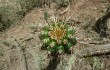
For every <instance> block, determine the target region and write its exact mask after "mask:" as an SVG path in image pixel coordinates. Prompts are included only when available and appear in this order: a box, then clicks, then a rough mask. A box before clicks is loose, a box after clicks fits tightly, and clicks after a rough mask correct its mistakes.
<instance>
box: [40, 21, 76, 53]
mask: <svg viewBox="0 0 110 70" xmlns="http://www.w3.org/2000/svg"><path fill="white" fill-rule="evenodd" d="M74 33H75V30H74V29H73V27H71V26H69V25H67V24H66V22H63V21H58V22H56V23H53V24H50V25H49V26H48V25H47V26H45V27H44V28H43V31H42V32H41V35H40V39H41V40H42V41H43V45H44V46H42V48H45V49H47V50H48V51H50V52H51V53H61V52H69V51H70V48H71V47H73V46H74V45H75V44H76V43H77V40H76V38H75V36H74Z"/></svg>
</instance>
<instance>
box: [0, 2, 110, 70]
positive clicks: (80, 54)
mask: <svg viewBox="0 0 110 70" xmlns="http://www.w3.org/2000/svg"><path fill="white" fill-rule="evenodd" d="M109 7H110V2H109V0H74V1H72V2H71V4H70V5H68V6H66V7H57V6H56V5H54V3H52V4H51V6H50V8H48V7H46V8H34V9H33V10H31V11H30V12H29V13H27V14H26V15H25V17H24V18H23V19H22V20H21V21H20V22H19V23H17V24H15V25H12V26H11V27H10V28H8V29H7V30H6V31H4V32H1V33H0V47H1V48H0V70H110V55H109V53H110V35H109V34H110V21H109V19H110V18H109V17H106V18H104V17H105V16H106V15H109V16H110V14H109V12H110V10H109ZM45 11H47V12H48V13H49V14H50V16H49V17H50V18H53V13H57V14H58V15H59V19H63V20H68V19H69V21H70V22H71V23H70V24H69V25H72V26H73V28H74V29H75V30H76V37H77V40H78V43H77V45H75V46H74V47H73V49H72V54H62V55H61V56H60V57H59V58H57V60H55V59H53V60H52V58H51V57H49V56H48V54H47V51H46V50H41V46H42V42H41V41H40V39H39V34H40V32H41V28H42V27H43V26H45V25H46V21H45V20H44V12H45ZM100 18H101V20H100ZM103 18H104V20H106V23H107V25H106V24H105V22H104V23H103V22H102V21H104V20H103ZM98 20H100V21H99V22H100V24H99V23H97V21H98ZM97 24H98V26H101V27H100V28H98V27H97ZM104 26H105V28H104V29H106V31H105V32H103V31H101V29H102V30H103V27H104ZM95 28H97V29H95ZM97 30H98V31H97ZM103 33H104V34H103ZM105 33H106V35H105ZM59 59H60V60H59Z"/></svg>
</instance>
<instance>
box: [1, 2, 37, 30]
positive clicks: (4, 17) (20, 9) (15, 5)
mask: <svg viewBox="0 0 110 70" xmlns="http://www.w3.org/2000/svg"><path fill="white" fill-rule="evenodd" d="M37 1H38V0H22V1H21V0H1V1H0V31H3V30H4V29H6V28H8V27H9V26H10V25H11V24H13V23H14V24H15V23H17V22H19V20H21V19H22V18H23V17H24V16H25V14H26V13H27V12H29V11H30V10H31V9H33V8H34V7H35V6H36V5H37V4H38V2H37Z"/></svg>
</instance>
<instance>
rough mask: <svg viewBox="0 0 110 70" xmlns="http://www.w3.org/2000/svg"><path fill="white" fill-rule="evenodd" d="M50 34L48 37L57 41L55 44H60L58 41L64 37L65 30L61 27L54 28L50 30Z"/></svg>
mask: <svg viewBox="0 0 110 70" xmlns="http://www.w3.org/2000/svg"><path fill="white" fill-rule="evenodd" d="M50 30H51V31H50V33H49V36H50V37H51V38H52V39H55V40H56V41H57V43H60V40H61V39H62V38H63V37H64V36H65V31H66V30H65V28H64V26H63V25H60V26H56V27H53V28H50Z"/></svg>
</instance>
